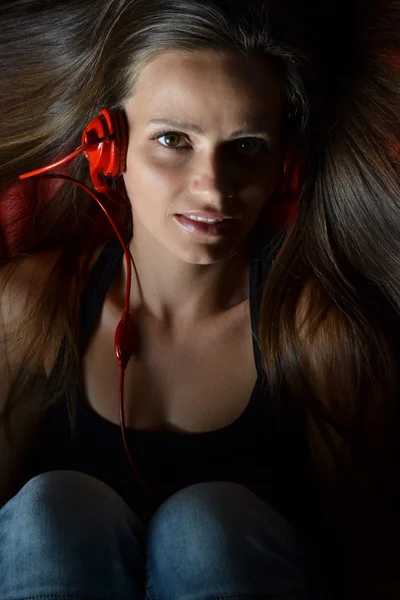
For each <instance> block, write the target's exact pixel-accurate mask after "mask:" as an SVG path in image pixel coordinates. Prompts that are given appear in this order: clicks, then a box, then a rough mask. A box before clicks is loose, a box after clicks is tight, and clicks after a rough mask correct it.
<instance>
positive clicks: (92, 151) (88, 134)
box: [82, 108, 128, 195]
mask: <svg viewBox="0 0 400 600" xmlns="http://www.w3.org/2000/svg"><path fill="white" fill-rule="evenodd" d="M99 140H104V141H100V142H99ZM82 144H84V145H85V146H87V148H86V150H84V154H85V156H86V158H87V159H88V161H89V169H90V177H91V179H92V183H93V186H94V188H95V190H96V191H97V192H99V193H102V194H106V195H107V193H108V192H109V189H110V188H109V186H108V184H107V181H106V179H105V178H106V177H119V176H120V175H122V173H123V172H124V171H125V166H126V152H127V148H128V124H127V121H126V117H125V114H124V113H123V112H122V111H113V112H110V111H109V110H108V109H107V108H103V110H102V111H101V112H100V113H99V114H98V115H97V117H95V118H94V119H92V120H91V121H90V123H89V124H88V125H87V126H86V127H85V129H84V131H83V133H82Z"/></svg>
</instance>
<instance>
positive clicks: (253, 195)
mask: <svg viewBox="0 0 400 600" xmlns="http://www.w3.org/2000/svg"><path fill="white" fill-rule="evenodd" d="M281 170H282V159H281V154H280V152H274V153H273V154H271V156H269V157H268V159H267V160H266V161H265V162H264V163H263V164H262V165H261V166H260V165H258V166H257V167H256V168H254V169H251V168H250V169H248V171H247V173H246V181H247V185H245V186H244V190H243V194H242V197H243V199H244V201H245V202H246V203H249V204H250V205H251V206H252V207H253V208H254V210H255V211H257V210H261V208H262V207H263V206H264V204H266V203H267V202H268V200H269V199H270V198H271V196H272V195H273V193H274V192H275V190H276V189H277V187H278V185H279V182H280V179H281Z"/></svg>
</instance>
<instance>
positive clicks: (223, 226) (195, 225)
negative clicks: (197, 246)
mask: <svg viewBox="0 0 400 600" xmlns="http://www.w3.org/2000/svg"><path fill="white" fill-rule="evenodd" d="M188 215H190V216H196V217H197V216H198V217H203V218H204V219H223V221H219V222H217V223H203V222H202V221H194V220H192V219H190V218H189V216H188ZM174 220H175V222H176V223H178V225H179V226H180V227H182V229H184V230H185V231H186V232H188V233H192V234H197V235H201V236H203V237H214V238H215V237H222V236H224V235H226V234H227V233H229V232H230V231H232V228H233V227H234V226H235V224H236V223H237V218H233V217H226V216H225V217H224V216H222V215H220V214H216V213H203V212H202V213H200V212H191V213H184V214H181V215H174Z"/></svg>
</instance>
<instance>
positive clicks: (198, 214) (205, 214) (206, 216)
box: [181, 210, 238, 220]
mask: <svg viewBox="0 0 400 600" xmlns="http://www.w3.org/2000/svg"><path fill="white" fill-rule="evenodd" d="M181 216H184V217H185V216H187V217H202V218H203V219H224V220H225V219H237V218H238V216H233V215H224V214H222V213H217V212H213V211H210V210H209V211H194V210H193V211H191V210H190V211H186V212H184V213H181Z"/></svg>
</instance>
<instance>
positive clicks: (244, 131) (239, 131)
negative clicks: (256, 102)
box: [149, 119, 270, 137]
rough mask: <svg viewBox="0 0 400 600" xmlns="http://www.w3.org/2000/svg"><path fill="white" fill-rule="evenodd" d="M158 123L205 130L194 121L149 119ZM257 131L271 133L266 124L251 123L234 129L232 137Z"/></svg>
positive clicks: (179, 127) (189, 129)
mask: <svg viewBox="0 0 400 600" xmlns="http://www.w3.org/2000/svg"><path fill="white" fill-rule="evenodd" d="M152 123H154V124H156V125H168V126H169V127H176V128H178V129H186V131H192V132H193V133H198V134H204V130H203V129H202V128H201V127H199V126H198V125H194V124H193V123H185V122H182V121H171V120H170V119H152V120H151V121H149V124H152ZM257 133H268V134H270V131H269V130H268V128H267V127H266V126H265V124H263V125H251V126H248V127H243V128H241V129H237V130H236V131H234V132H233V133H232V135H231V137H236V136H239V135H243V134H246V135H255V134H257Z"/></svg>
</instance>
